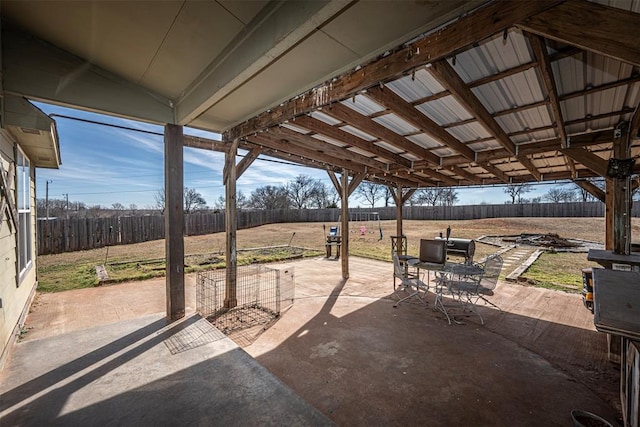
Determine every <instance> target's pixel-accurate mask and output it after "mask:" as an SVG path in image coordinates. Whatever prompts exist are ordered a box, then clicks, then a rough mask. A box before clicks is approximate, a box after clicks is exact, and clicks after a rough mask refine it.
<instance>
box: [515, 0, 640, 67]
mask: <svg viewBox="0 0 640 427" xmlns="http://www.w3.org/2000/svg"><path fill="white" fill-rule="evenodd" d="M516 26H517V27H519V28H521V29H523V30H526V31H528V32H531V33H534V34H538V35H540V36H543V37H546V38H549V39H554V40H558V41H561V42H563V43H567V44H570V45H573V46H577V47H580V48H582V49H584V50H588V51H590V52H595V53H597V54H599V55H604V56H606V57H608V58H614V59H617V60H619V61H622V62H626V63H628V64H632V65H635V66H640V50H639V49H638V28H640V14H638V13H634V12H629V11H626V10H622V9H619V8H616V7H609V6H603V5H600V4H596V3H592V2H588V1H568V2H566V3H562V4H560V5H557V6H556V7H554V8H553V9H550V10H546V11H544V12H541V13H539V14H536V15H533V16H530V17H528V18H525V19H523V20H522V21H521V22H520V23H519V24H517V25H516Z"/></svg>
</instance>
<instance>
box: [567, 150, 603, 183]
mask: <svg viewBox="0 0 640 427" xmlns="http://www.w3.org/2000/svg"><path fill="white" fill-rule="evenodd" d="M560 151H561V152H562V153H563V154H566V155H567V156H569V157H571V158H572V159H573V160H575V161H576V162H579V163H582V164H583V165H585V166H586V167H587V168H589V169H591V170H592V171H594V172H595V173H596V174H598V176H607V161H606V160H605V159H603V158H602V157H600V156H597V155H595V154H593V153H592V152H591V151H588V150H585V149H584V148H563V149H561V150H560Z"/></svg>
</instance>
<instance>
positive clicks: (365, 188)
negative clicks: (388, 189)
mask: <svg viewBox="0 0 640 427" xmlns="http://www.w3.org/2000/svg"><path fill="white" fill-rule="evenodd" d="M384 189H385V187H384V185H382V184H376V183H374V182H371V181H362V182H361V183H360V185H359V186H358V188H357V189H356V193H357V194H358V195H359V196H360V197H362V199H364V201H365V202H367V203H368V204H370V205H371V207H372V208H373V207H375V205H376V202H377V201H378V200H379V199H380V198H381V197H383V196H384Z"/></svg>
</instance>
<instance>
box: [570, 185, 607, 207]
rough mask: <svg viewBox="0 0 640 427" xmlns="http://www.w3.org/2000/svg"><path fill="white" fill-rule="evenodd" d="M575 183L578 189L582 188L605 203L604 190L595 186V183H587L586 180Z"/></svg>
mask: <svg viewBox="0 0 640 427" xmlns="http://www.w3.org/2000/svg"><path fill="white" fill-rule="evenodd" d="M573 182H574V184H576V185H577V186H578V187H580V188H582V189H583V190H586V191H587V192H588V193H589V194H591V195H592V196H593V197H595V198H596V199H598V200H600V201H601V202H602V203H605V193H604V190H603V189H601V188H600V187H598V186H597V185H595V184H594V183H592V182H590V181H585V180H574V181H573Z"/></svg>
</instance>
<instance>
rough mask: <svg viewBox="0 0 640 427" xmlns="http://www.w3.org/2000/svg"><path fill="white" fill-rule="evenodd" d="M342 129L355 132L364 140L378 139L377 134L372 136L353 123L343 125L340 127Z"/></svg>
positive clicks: (354, 133)
mask: <svg viewBox="0 0 640 427" xmlns="http://www.w3.org/2000/svg"><path fill="white" fill-rule="evenodd" d="M340 129H342V130H343V131H345V132H349V133H350V134H353V135H355V136H359V137H360V138H362V139H364V140H367V141H375V140H376V139H378V138H376V137H375V136H371V135H369V134H368V133H366V132H363V131H361V130H360V129H358V128H354V127H353V126H351V125H346V126H342V127H340Z"/></svg>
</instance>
